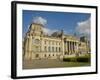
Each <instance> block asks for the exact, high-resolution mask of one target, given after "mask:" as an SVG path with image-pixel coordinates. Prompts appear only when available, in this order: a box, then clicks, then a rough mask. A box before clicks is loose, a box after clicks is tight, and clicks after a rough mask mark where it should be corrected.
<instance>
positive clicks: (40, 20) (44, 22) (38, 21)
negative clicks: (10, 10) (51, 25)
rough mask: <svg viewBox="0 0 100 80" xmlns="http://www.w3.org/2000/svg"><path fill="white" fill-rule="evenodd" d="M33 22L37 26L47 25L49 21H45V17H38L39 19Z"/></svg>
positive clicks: (34, 19) (36, 18)
mask: <svg viewBox="0 0 100 80" xmlns="http://www.w3.org/2000/svg"><path fill="white" fill-rule="evenodd" d="M33 22H34V23H37V24H42V25H45V24H46V23H47V20H46V19H44V18H43V17H39V16H37V17H35V18H33Z"/></svg>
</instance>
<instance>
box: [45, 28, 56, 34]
mask: <svg viewBox="0 0 100 80" xmlns="http://www.w3.org/2000/svg"><path fill="white" fill-rule="evenodd" d="M56 31H58V30H51V29H48V28H43V32H44V33H45V34H48V35H51V34H52V33H54V32H56Z"/></svg>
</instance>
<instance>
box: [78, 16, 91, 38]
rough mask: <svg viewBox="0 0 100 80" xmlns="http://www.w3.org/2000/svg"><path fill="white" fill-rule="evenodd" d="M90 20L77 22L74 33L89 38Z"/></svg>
mask: <svg viewBox="0 0 100 80" xmlns="http://www.w3.org/2000/svg"><path fill="white" fill-rule="evenodd" d="M90 20H91V19H90V18H89V19H88V20H86V21H82V22H78V23H77V25H78V26H77V27H76V31H77V32H78V34H80V35H85V36H87V37H88V38H90V33H91V32H90V30H91V24H90V23H91V21H90Z"/></svg>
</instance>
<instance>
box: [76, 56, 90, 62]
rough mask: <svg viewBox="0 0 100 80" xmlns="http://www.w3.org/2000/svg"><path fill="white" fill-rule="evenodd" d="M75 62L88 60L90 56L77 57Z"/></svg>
mask: <svg viewBox="0 0 100 80" xmlns="http://www.w3.org/2000/svg"><path fill="white" fill-rule="evenodd" d="M77 62H90V57H78V58H77Z"/></svg>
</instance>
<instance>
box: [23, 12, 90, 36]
mask: <svg viewBox="0 0 100 80" xmlns="http://www.w3.org/2000/svg"><path fill="white" fill-rule="evenodd" d="M90 18H91V14H89V13H75V12H72V13H71V12H51V11H34V10H32V11H31V10H23V35H24V34H25V33H26V32H27V30H28V26H29V25H30V24H31V23H32V22H35V23H40V24H43V25H44V31H45V32H46V33H49V34H50V33H52V32H55V31H60V30H64V33H65V34H67V35H73V34H78V35H83V34H84V35H87V36H90V20H91V19H90Z"/></svg>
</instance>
